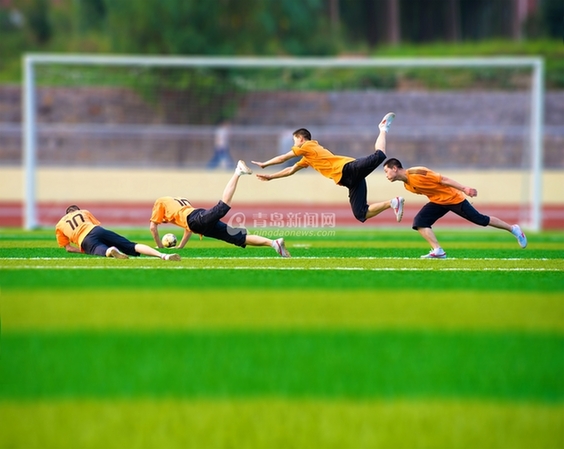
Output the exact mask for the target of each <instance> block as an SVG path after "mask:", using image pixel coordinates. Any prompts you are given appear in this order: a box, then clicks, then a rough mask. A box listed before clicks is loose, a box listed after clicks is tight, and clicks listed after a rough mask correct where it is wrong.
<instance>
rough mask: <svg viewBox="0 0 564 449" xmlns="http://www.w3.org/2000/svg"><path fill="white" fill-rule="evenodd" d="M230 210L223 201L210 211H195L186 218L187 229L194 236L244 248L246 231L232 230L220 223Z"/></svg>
mask: <svg viewBox="0 0 564 449" xmlns="http://www.w3.org/2000/svg"><path fill="white" fill-rule="evenodd" d="M230 209H231V207H230V206H228V205H227V204H225V203H224V202H223V201H219V202H218V203H217V204H216V205H215V206H214V207H212V208H211V209H195V210H193V211H192V212H191V213H190V214H189V215H188V217H187V218H186V220H187V224H188V227H189V228H190V230H191V231H192V232H195V233H196V234H201V235H203V236H205V237H211V238H212V239H217V240H222V241H224V242H227V243H231V244H232V245H236V246H240V247H242V248H245V246H247V245H246V244H245V241H246V239H247V230H246V229H244V228H232V227H231V226H228V225H227V224H225V223H223V222H222V221H220V220H221V219H222V218H223V217H225V215H227V212H229V210H230Z"/></svg>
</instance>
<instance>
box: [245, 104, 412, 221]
mask: <svg viewBox="0 0 564 449" xmlns="http://www.w3.org/2000/svg"><path fill="white" fill-rule="evenodd" d="M395 116H396V115H395V114H394V113H393V112H389V113H388V114H386V115H385V116H384V118H383V119H382V121H381V122H380V124H379V125H378V128H379V129H380V132H379V134H378V138H377V139H376V142H375V143H374V153H372V154H370V155H369V156H365V157H362V158H359V159H355V158H352V157H348V156H339V155H336V154H333V153H332V152H331V151H329V150H328V149H326V148H323V147H322V146H321V145H320V144H319V142H317V140H312V139H311V133H310V132H309V131H308V130H307V129H305V128H300V129H298V130H296V131H294V133H293V135H292V137H293V144H294V145H293V146H292V149H291V150H290V151H288V152H287V153H285V154H281V155H280V156H275V157H273V158H272V159H269V160H268V161H266V162H256V161H252V162H253V164H255V165H258V166H259V167H260V168H266V167H269V166H271V165H277V164H284V163H285V162H287V161H289V160H290V159H292V158H294V157H301V159H300V160H299V161H298V162H296V163H295V164H294V165H292V166H290V167H286V168H284V169H282V170H280V171H278V172H276V173H273V174H271V175H263V174H260V175H257V178H259V179H260V180H261V181H270V180H271V179H278V178H285V177H287V176H291V175H293V174H294V173H296V172H298V171H299V170H302V169H304V168H308V167H311V168H313V169H314V170H315V171H317V172H319V173H320V174H322V175H323V176H325V177H326V178H329V179H332V180H333V181H334V182H335V184H337V185H340V186H343V187H346V188H347V189H348V190H349V202H350V205H351V209H352V211H353V215H354V217H355V218H356V219H357V220H358V221H360V222H361V223H364V222H365V221H366V220H368V219H369V218H372V217H375V216H376V215H378V214H380V213H382V212H384V211H385V210H387V209H390V208H391V209H393V211H394V214H395V215H396V220H397V221H398V222H399V221H401V218H402V216H403V203H404V199H403V198H402V197H400V196H398V197H395V198H392V199H391V200H389V201H382V202H379V203H372V204H368V202H367V197H368V188H367V185H366V177H367V176H368V175H369V174H370V173H372V172H373V171H374V170H375V169H376V167H378V166H379V165H380V164H381V163H382V162H384V160H385V159H386V134H387V133H388V130H389V129H390V125H391V124H392V121H393V120H394V117H395Z"/></svg>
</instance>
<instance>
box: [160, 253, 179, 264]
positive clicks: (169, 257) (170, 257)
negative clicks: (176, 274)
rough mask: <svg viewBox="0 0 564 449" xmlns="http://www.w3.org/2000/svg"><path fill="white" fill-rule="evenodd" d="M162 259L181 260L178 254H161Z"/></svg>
mask: <svg viewBox="0 0 564 449" xmlns="http://www.w3.org/2000/svg"><path fill="white" fill-rule="evenodd" d="M163 260H170V261H175V262H178V261H180V260H182V258H181V257H180V255H179V254H165V255H164V256H163Z"/></svg>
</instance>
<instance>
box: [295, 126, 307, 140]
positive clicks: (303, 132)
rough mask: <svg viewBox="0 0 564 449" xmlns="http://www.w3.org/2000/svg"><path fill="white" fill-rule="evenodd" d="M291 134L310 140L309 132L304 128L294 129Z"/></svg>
mask: <svg viewBox="0 0 564 449" xmlns="http://www.w3.org/2000/svg"><path fill="white" fill-rule="evenodd" d="M292 136H294V137H301V138H303V139H304V140H311V133H310V132H309V131H308V130H307V129H305V128H300V129H297V130H295V131H294V133H293V134H292Z"/></svg>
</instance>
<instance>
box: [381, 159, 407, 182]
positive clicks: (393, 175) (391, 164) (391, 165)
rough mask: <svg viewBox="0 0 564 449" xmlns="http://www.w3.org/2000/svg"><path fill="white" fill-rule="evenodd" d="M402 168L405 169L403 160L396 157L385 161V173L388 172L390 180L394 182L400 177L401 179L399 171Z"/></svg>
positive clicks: (387, 176) (387, 175)
mask: <svg viewBox="0 0 564 449" xmlns="http://www.w3.org/2000/svg"><path fill="white" fill-rule="evenodd" d="M401 169H403V166H402V165H401V162H400V161H399V160H398V159H396V158H394V157H392V158H390V159H388V160H387V161H386V162H384V173H385V174H386V178H388V181H391V182H394V181H397V180H398V179H401V178H400V177H398V171H399V170H401Z"/></svg>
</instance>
